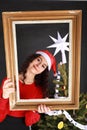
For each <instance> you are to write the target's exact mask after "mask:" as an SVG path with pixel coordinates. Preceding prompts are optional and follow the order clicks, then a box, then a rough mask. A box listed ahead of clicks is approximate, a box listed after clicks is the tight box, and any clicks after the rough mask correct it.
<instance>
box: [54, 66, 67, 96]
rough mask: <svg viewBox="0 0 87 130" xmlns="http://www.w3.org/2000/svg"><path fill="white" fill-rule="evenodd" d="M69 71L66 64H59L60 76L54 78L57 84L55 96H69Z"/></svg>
mask: <svg viewBox="0 0 87 130" xmlns="http://www.w3.org/2000/svg"><path fill="white" fill-rule="evenodd" d="M67 77H68V73H67V69H66V64H62V63H60V64H58V77H57V79H55V80H53V83H54V84H56V87H55V94H54V97H55V98H59V97H61V96H62V97H63V96H65V97H67V96H68V81H67V80H68V79H67Z"/></svg>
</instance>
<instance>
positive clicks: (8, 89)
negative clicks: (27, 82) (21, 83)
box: [2, 79, 15, 99]
mask: <svg viewBox="0 0 87 130" xmlns="http://www.w3.org/2000/svg"><path fill="white" fill-rule="evenodd" d="M12 85H13V83H12V81H11V79H7V80H5V81H4V84H3V94H2V96H3V98H4V99H6V98H9V95H10V94H11V93H13V92H14V91H15V88H13V87H12Z"/></svg>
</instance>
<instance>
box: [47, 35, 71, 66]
mask: <svg viewBox="0 0 87 130" xmlns="http://www.w3.org/2000/svg"><path fill="white" fill-rule="evenodd" d="M57 35H58V39H55V38H53V37H52V36H50V38H51V39H52V40H53V41H54V44H53V45H50V46H48V47H47V48H55V47H56V50H55V53H54V56H55V55H56V54H57V53H58V52H59V51H61V54H62V63H63V64H65V63H66V55H65V51H69V48H68V47H67V46H69V42H66V39H67V36H68V34H66V36H65V37H64V38H62V37H61V36H60V34H59V32H58V33H57Z"/></svg>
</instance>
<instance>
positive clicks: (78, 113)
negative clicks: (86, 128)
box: [32, 93, 87, 130]
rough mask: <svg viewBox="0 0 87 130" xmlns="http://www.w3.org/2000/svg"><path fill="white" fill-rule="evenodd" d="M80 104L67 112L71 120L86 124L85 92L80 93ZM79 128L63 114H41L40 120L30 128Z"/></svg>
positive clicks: (57, 129) (86, 101)
mask: <svg viewBox="0 0 87 130" xmlns="http://www.w3.org/2000/svg"><path fill="white" fill-rule="evenodd" d="M79 101H80V105H79V109H78V110H68V111H67V112H68V113H69V114H70V115H71V117H72V118H73V120H75V121H77V122H78V123H81V124H82V125H87V109H86V104H87V93H82V94H80V99H79ZM60 129H62V130H79V128H77V127H76V126H74V125H73V124H72V123H71V122H69V121H68V120H67V118H66V117H65V116H64V115H60V116H49V115H46V114H41V119H40V121H39V122H38V123H37V124H35V125H33V126H32V130H60Z"/></svg>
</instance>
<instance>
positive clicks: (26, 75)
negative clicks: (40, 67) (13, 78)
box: [19, 73, 35, 84]
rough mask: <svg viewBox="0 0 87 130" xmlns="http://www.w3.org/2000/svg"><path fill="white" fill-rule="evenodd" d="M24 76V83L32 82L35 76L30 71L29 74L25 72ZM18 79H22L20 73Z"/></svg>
mask: <svg viewBox="0 0 87 130" xmlns="http://www.w3.org/2000/svg"><path fill="white" fill-rule="evenodd" d="M25 77H26V78H25V79H24V83H25V84H32V83H34V77H35V76H34V75H33V74H31V73H30V74H29V73H26V74H25ZM19 79H20V80H22V81H23V75H20V76H19Z"/></svg>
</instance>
